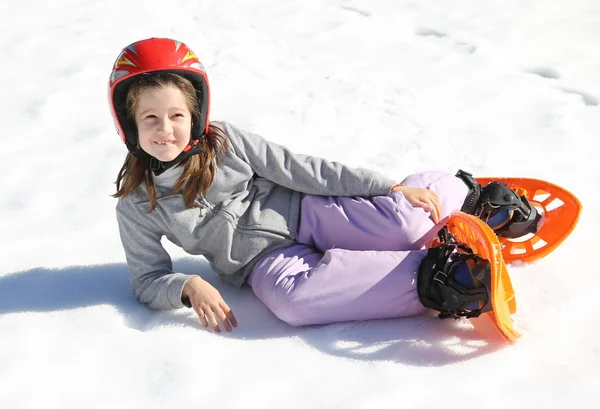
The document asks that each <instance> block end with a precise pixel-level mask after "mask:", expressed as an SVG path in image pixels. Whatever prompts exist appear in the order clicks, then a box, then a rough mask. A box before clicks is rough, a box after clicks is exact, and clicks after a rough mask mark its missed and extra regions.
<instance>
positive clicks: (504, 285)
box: [446, 212, 520, 342]
mask: <svg viewBox="0 0 600 409" xmlns="http://www.w3.org/2000/svg"><path fill="white" fill-rule="evenodd" d="M446 227H447V228H448V231H449V232H450V233H451V234H452V235H453V236H454V237H455V238H456V239H457V240H458V241H460V242H461V243H464V244H466V245H467V246H468V247H470V248H471V249H472V250H473V252H474V253H476V254H478V255H479V256H480V257H482V258H485V259H487V260H488V261H489V262H490V269H491V277H492V280H491V294H490V298H491V301H492V308H493V310H492V311H490V312H487V313H484V314H481V315H480V316H479V317H478V318H473V319H471V320H470V322H471V323H472V324H473V326H474V327H475V329H476V330H478V331H479V332H482V333H485V334H492V335H498V336H501V337H503V338H504V339H506V340H508V341H510V342H515V341H516V339H517V338H518V337H520V334H519V333H518V332H517V331H516V330H515V329H514V328H513V325H512V322H513V320H512V314H514V313H515V312H516V310H517V303H516V299H515V292H514V290H513V286H512V283H511V281H510V277H509V276H508V272H507V270H506V265H505V264H504V260H503V257H502V247H501V245H500V242H499V241H498V237H497V236H496V234H495V233H494V231H493V230H492V229H491V228H490V227H489V226H488V225H487V224H485V223H484V222H483V221H481V220H480V219H478V218H477V217H475V216H471V215H468V214H466V213H462V212H455V213H452V214H451V215H450V217H449V218H448V220H447V222H446Z"/></svg>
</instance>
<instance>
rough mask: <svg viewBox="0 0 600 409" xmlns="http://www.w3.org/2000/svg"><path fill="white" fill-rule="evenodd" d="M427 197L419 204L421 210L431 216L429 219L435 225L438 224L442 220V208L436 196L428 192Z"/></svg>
mask: <svg viewBox="0 0 600 409" xmlns="http://www.w3.org/2000/svg"><path fill="white" fill-rule="evenodd" d="M429 193H430V194H429V195H428V197H426V198H424V200H423V201H422V202H421V204H422V206H421V207H422V208H423V210H425V211H426V212H429V213H430V214H431V219H432V220H433V222H434V223H435V224H438V223H439V222H440V220H442V206H441V205H440V200H439V198H438V197H437V195H436V194H435V193H434V192H433V191H431V190H429Z"/></svg>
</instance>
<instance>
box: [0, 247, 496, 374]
mask: <svg viewBox="0 0 600 409" xmlns="http://www.w3.org/2000/svg"><path fill="white" fill-rule="evenodd" d="M173 264H174V266H173V267H174V270H175V271H180V272H184V273H188V274H199V275H201V276H202V277H203V278H204V279H205V280H207V281H208V282H210V283H211V284H212V285H213V286H214V287H215V288H217V289H218V290H219V292H220V293H221V294H222V296H223V298H224V299H225V300H226V302H227V303H228V305H229V306H230V307H231V309H232V310H233V312H234V314H235V316H236V318H237V320H238V323H239V327H238V328H237V329H235V330H234V331H233V332H232V333H225V332H223V333H221V334H220V335H216V336H224V337H230V338H237V339H241V340H244V339H248V340H250V339H252V340H255V339H267V338H282V337H299V338H301V339H303V340H304V341H305V342H306V343H307V344H309V345H311V346H313V347H314V348H316V349H317V350H319V351H322V352H324V353H327V354H330V355H334V356H339V357H345V358H349V359H355V360H364V361H393V362H398V363H403V364H407V365H414V366H441V365H447V364H452V363H455V362H460V361H464V360H469V359H473V358H476V357H478V356H482V355H485V354H487V353H490V352H493V351H496V350H498V349H500V348H503V347H504V346H505V344H503V343H499V342H495V341H485V340H483V339H482V338H481V335H480V334H478V333H477V332H475V331H474V330H473V329H472V328H471V327H470V326H468V325H464V324H462V325H461V324H460V323H457V322H454V321H453V320H444V321H441V320H438V319H437V318H435V317H434V316H432V315H423V316H418V317H412V318H400V319H386V320H374V321H356V322H346V323H338V324H331V325H316V326H310V327H302V328H293V327H290V326H289V325H287V324H286V323H284V322H282V321H280V320H279V319H277V318H276V317H275V316H274V315H273V314H272V313H271V312H270V311H269V310H268V309H267V308H266V307H265V306H264V305H263V304H262V303H261V302H260V301H259V300H258V299H257V298H256V297H255V296H254V294H253V293H252V290H251V289H250V288H248V287H244V288H242V289H237V288H235V287H233V286H231V285H229V284H227V283H224V282H223V281H221V279H220V278H219V277H218V276H217V275H216V274H215V273H213V272H212V270H211V269H210V267H209V266H208V265H207V263H206V262H205V261H203V260H202V259H190V258H186V259H179V260H175V261H174V263H173ZM98 305H111V306H114V307H115V308H116V309H117V310H118V312H119V314H121V316H122V317H123V319H124V323H125V325H127V326H128V327H130V328H133V329H135V330H138V331H142V332H147V331H151V330H152V329H154V328H157V327H161V326H163V327H164V326H170V327H173V326H188V327H190V326H191V327H195V328H198V330H203V331H206V329H204V328H203V327H202V326H201V324H200V322H199V320H198V318H197V317H196V315H195V313H194V312H193V310H191V309H183V310H178V311H153V310H150V309H148V308H146V307H145V306H144V305H142V304H140V303H139V302H138V301H137V300H136V299H135V297H134V296H133V294H132V292H131V290H130V286H129V273H128V270H127V265H126V264H104V265H95V266H73V267H68V268H60V269H59V268H56V269H46V268H35V269H31V270H28V271H21V272H16V273H12V274H8V275H5V276H2V277H0V314H15V313H25V312H51V311H60V310H71V309H78V308H87V307H93V306H98Z"/></svg>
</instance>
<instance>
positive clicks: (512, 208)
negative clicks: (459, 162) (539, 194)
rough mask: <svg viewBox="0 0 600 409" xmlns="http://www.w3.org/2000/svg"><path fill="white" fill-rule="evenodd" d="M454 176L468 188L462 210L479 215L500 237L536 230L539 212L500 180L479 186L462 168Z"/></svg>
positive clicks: (514, 235)
mask: <svg viewBox="0 0 600 409" xmlns="http://www.w3.org/2000/svg"><path fill="white" fill-rule="evenodd" d="M456 176H457V177H458V178H459V179H461V180H462V181H463V182H464V183H465V184H466V185H467V187H468V188H469V195H468V196H467V198H466V199H465V202H464V204H463V207H462V208H461V211H462V212H464V213H467V214H472V215H474V216H476V217H478V218H480V219H481V220H483V221H484V222H485V223H487V225H488V226H490V227H491V228H492V230H494V232H495V233H496V235H498V236H500V237H506V238H510V239H514V238H519V237H522V236H525V235H527V234H535V233H537V231H538V223H539V221H540V219H541V215H540V214H539V213H538V211H537V209H536V208H535V207H534V206H532V205H531V203H530V202H529V200H527V197H525V196H519V195H518V194H517V193H516V192H515V191H514V190H511V189H510V188H509V187H508V185H506V184H505V183H501V182H490V183H489V184H488V185H486V186H481V185H480V184H479V183H477V181H476V180H475V178H473V175H472V174H470V173H468V172H465V171H463V170H459V171H458V173H457V174H456Z"/></svg>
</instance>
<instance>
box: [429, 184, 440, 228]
mask: <svg viewBox="0 0 600 409" xmlns="http://www.w3.org/2000/svg"><path fill="white" fill-rule="evenodd" d="M432 194H433V197H432V200H431V204H432V209H431V217H432V218H433V222H434V223H435V224H438V223H439V222H440V220H442V206H441V205H440V200H439V199H438V197H437V195H436V194H435V193H433V192H432Z"/></svg>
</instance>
